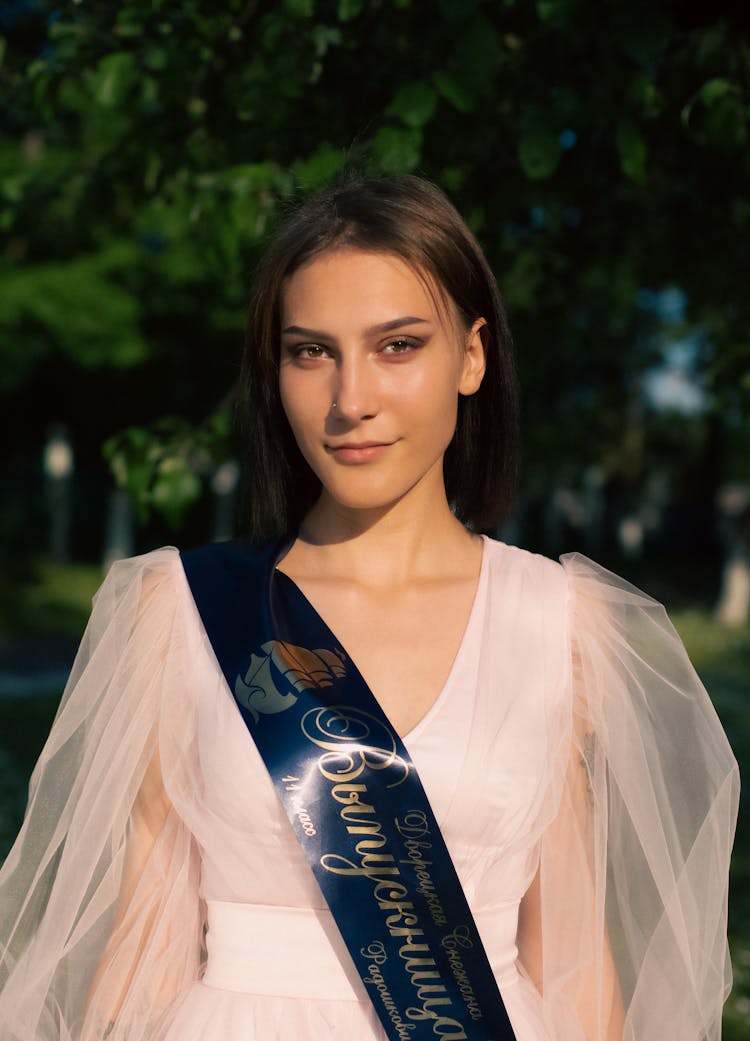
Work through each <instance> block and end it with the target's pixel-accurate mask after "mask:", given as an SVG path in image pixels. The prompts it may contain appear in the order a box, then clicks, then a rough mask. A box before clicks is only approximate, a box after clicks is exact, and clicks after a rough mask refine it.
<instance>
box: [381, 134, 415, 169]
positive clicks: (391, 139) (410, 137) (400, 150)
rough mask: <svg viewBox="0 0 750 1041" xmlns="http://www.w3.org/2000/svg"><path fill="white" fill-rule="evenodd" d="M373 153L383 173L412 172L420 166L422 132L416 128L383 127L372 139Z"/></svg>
mask: <svg viewBox="0 0 750 1041" xmlns="http://www.w3.org/2000/svg"><path fill="white" fill-rule="evenodd" d="M372 154H373V157H374V159H375V162H376V164H377V166H378V167H379V168H380V170H382V172H383V173H386V174H398V173H410V172H411V171H412V170H414V169H415V168H416V167H417V166H419V162H420V159H421V156H422V134H421V133H420V131H419V130H414V129H410V130H401V129H399V128H398V127H381V128H380V130H378V132H377V133H376V134H375V136H374V137H373V139H372Z"/></svg>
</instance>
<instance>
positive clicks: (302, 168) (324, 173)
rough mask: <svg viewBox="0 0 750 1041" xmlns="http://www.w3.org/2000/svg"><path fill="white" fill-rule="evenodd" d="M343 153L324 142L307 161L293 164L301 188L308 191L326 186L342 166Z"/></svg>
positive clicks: (301, 160)
mask: <svg viewBox="0 0 750 1041" xmlns="http://www.w3.org/2000/svg"><path fill="white" fill-rule="evenodd" d="M344 160H345V157H344V153H343V152H341V151H339V149H338V148H334V147H333V145H330V144H328V142H324V143H323V144H322V145H321V146H320V147H319V148H318V149H317V150H316V151H315V152H313V154H312V155H311V156H309V157H308V158H307V159H299V160H298V161H297V162H296V163H295V164H294V173H295V174H296V177H297V180H298V182H299V184H300V187H301V188H304V189H305V190H306V191H309V190H311V189H313V188H318V187H321V186H322V185H324V184H327V183H328V181H330V180H331V179H332V178H333V177H335V175H336V174H337V173H338V172H339V170H340V169H341V167H342V166H343V165H344Z"/></svg>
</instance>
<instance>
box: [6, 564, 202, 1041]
mask: <svg viewBox="0 0 750 1041" xmlns="http://www.w3.org/2000/svg"><path fill="white" fill-rule="evenodd" d="M179 568H180V562H179V556H178V553H177V551H176V550H174V549H173V548H171V547H166V548H164V549H160V550H155V551H154V552H152V553H147V554H144V555H143V556H140V557H134V558H131V559H128V560H122V561H118V562H117V563H115V564H114V565H113V566H112V568H111V569H110V571H109V573H108V575H107V577H106V579H105V581H104V582H103V584H102V586H101V588H100V589H99V591H98V593H97V594H96V596H95V598H94V609H93V612H92V615H91V618H90V620H89V624H88V626H87V629H86V632H85V634H84V637H83V640H82V643H81V646H80V649H79V651H78V654H77V656H76V660H75V663H74V665H73V669H72V672H71V675H70V678H69V680H68V683H67V686H66V688H65V692H64V694H63V698H62V701H61V704H60V708H59V710H58V713H57V716H56V719H55V722H54V725H53V727H52V730H51V733H50V736H49V739H48V741H47V743H46V745H45V747H44V749H43V751H42V754H41V756H40V759H39V762H38V763H37V766H36V768H35V770H34V773H33V776H32V779H31V784H30V790H29V803H28V807H27V811H26V817H25V820H24V824H23V827H22V830H21V832H20V834H19V837H18V839H17V841H16V843H15V845H14V847H13V849H12V851H11V853H10V854H9V856H8V858H7V860H6V862H5V864H4V865H3V868H2V871H1V872H0V1038H1V1039H2V1041H69V1039H71V1041H79V1039H80V1041H90V1039H94V1038H96V1039H101V1038H102V1037H104V1036H107V1037H108V1038H109V1039H110V1041H120V1039H122V1041H125V1039H127V1041H140V1039H142V1038H145V1037H148V1038H149V1039H152V1038H154V1037H156V1036H158V1030H159V1028H158V1023H159V1019H160V1017H161V1016H162V1015H163V1014H164V1012H165V1011H166V1010H167V1009H168V1008H169V1007H170V1006H171V1005H172V1004H173V1003H174V1002H175V1001H176V1000H177V999H178V998H179V995H180V993H181V991H182V990H183V989H184V988H185V987H186V985H187V984H188V983H189V982H190V981H191V980H193V979H195V977H196V975H197V973H198V969H199V963H200V957H201V929H202V917H201V911H200V904H199V899H198V856H197V851H196V849H195V844H194V841H193V839H192V837H191V835H190V833H189V831H188V830H187V828H186V827H185V825H184V824H183V823H182V820H181V819H180V817H179V816H178V814H177V813H176V812H175V810H174V808H173V805H172V801H171V799H170V797H169V794H168V793H169V792H170V789H171V788H175V789H177V790H179V789H181V788H184V786H185V785H186V784H189V783H190V780H189V779H190V776H191V772H193V771H194V770H195V763H194V758H195V747H194V744H195V743H194V733H193V729H194V723H193V711H192V705H191V697H190V683H189V675H188V673H189V669H188V668H186V662H185V657H186V654H185V652H186V647H185V640H186V625H187V621H186V617H184V611H183V605H182V603H181V597H182V593H181V592H180V586H179V583H178V581H177V572H176V569H179ZM193 776H195V774H194V773H193Z"/></svg>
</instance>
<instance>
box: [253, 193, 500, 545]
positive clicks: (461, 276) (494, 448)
mask: <svg viewBox="0 0 750 1041" xmlns="http://www.w3.org/2000/svg"><path fill="white" fill-rule="evenodd" d="M343 246H348V247H352V248H355V249H362V250H366V251H368V252H376V253H388V254H392V255H395V256H397V257H399V258H401V259H402V260H404V261H405V262H406V263H407V264H409V265H410V267H412V268H413V269H414V270H415V271H416V272H417V273H418V274H420V275H426V276H427V278H428V280H430V281H432V282H433V283H434V284H435V285H437V287H438V288H439V289H440V290H441V291H442V293H443V294H444V295H445V297H446V298H447V300H448V301H450V302H452V304H453V305H454V307H455V310H456V312H457V314H458V317H459V319H460V321H461V322H462V323H463V324H464V325H465V327H466V328H467V329H468V328H470V327H471V325H472V324H473V323H474V321H475V320H476V319H477V318H484V319H485V321H486V323H487V324H486V325H485V326H484V327H483V328H482V333H481V335H482V339H483V343H484V349H485V354H486V363H487V368H486V372H485V376H484V379H483V380H482V384H481V386H480V388H479V390H478V391H477V392H476V393H475V394H472V395H470V396H468V397H467V396H464V395H460V396H459V400H458V417H457V422H456V431H455V434H454V436H453V439H452V441H451V443H450V444H449V446H448V449H447V451H446V453H445V460H444V475H445V486H446V493H447V496H448V501H449V502H450V503H451V506H452V508H453V509H454V511H455V514H456V516H457V517H458V518H459V519H460V520H461V521H463V523H464V524H466V525H467V526H468V527H469V528H471V529H473V530H474V531H493V530H496V529H497V528H498V527H499V526H500V524H501V523H502V522H503V520H504V519H505V518H506V516H507V514H508V512H509V510H510V507H511V505H512V503H513V499H514V496H515V489H516V479H517V468H518V432H517V428H518V393H517V385H516V376H515V366H514V362H513V352H512V344H511V338H510V332H509V330H508V323H507V319H506V316H505V309H504V307H503V304H502V301H501V299H500V293H499V291H498V288H497V284H496V282H495V279H494V277H493V275H492V272H491V270H490V268H489V265H488V264H487V261H486V259H485V257H484V254H483V253H482V250H481V249H480V247H479V244H478V243H477V241H476V239H475V238H474V236H473V235H472V234H471V232H470V231H469V229H468V228H467V227H466V225H465V224H464V222H463V220H462V219H461V217H460V216H459V214H458V212H457V211H456V210H455V208H454V207H453V206H452V204H451V203H450V202H449V201H448V199H447V198H446V196H445V195H444V194H443V192H442V191H441V190H440V189H439V188H438V187H437V186H436V185H434V184H432V183H431V182H430V181H426V180H424V179H422V178H420V177H415V176H410V175H409V176H402V177H390V178H382V179H368V180H362V179H358V180H347V181H346V182H344V183H342V184H338V185H334V186H331V187H329V188H326V189H325V190H323V191H322V192H321V193H320V194H319V195H316V196H314V197H313V198H311V199H308V200H307V201H305V202H303V203H302V205H300V206H299V207H298V208H297V209H296V210H295V211H294V212H293V213H292V214H291V216H290V217H289V218H288V219H287V220H286V221H285V222H284V223H283V224H282V226H281V227H280V228H279V230H278V231H277V233H276V235H275V236H274V238H273V240H272V242H271V244H270V246H269V248H268V250H267V252H266V254H265V257H264V258H263V260H262V261H261V264H260V267H259V269H258V272H257V276H256V280H255V288H254V291H253V295H252V300H251V306H250V314H249V321H248V326H247V336H246V342H245V350H244V354H243V358H242V367H241V376H240V393H239V400H238V411H239V417H240V421H241V424H242V427H241V429H243V431H244V434H245V444H246V446H247V453H248V457H247V482H248V483H247V494H248V496H249V511H248V513H249V528H250V530H249V531H248V532H246V533H243V534H247V535H249V536H250V537H251V538H253V539H264V538H270V537H275V536H279V535H282V534H284V533H286V532H289V531H292V530H294V529H295V528H296V527H297V526H298V525H299V523H300V522H301V520H302V518H303V517H304V516H305V514H306V513H307V512H308V510H309V509H310V507H311V506H312V505H313V503H314V502H315V500H316V498H317V497H318V495H319V493H320V482H319V481H318V479H317V477H316V476H315V474H314V473H313V472H312V470H311V469H310V467H309V466H308V464H307V462H306V461H305V459H304V458H303V456H302V453H301V452H300V451H299V448H298V447H297V444H296V442H295V439H294V436H293V434H292V431H291V428H290V426H289V423H288V421H287V419H286V415H285V414H284V410H283V407H282V404H281V399H280V396H279V351H280V340H281V328H280V320H281V319H280V312H281V296H282V291H283V286H284V282H285V280H286V279H287V278H289V277H290V276H291V275H292V274H293V273H294V272H295V271H296V270H297V269H298V268H300V267H301V266H302V265H303V264H304V263H305V262H306V261H308V260H310V259H311V258H313V257H315V256H318V255H319V254H321V253H324V252H326V251H328V250H331V249H335V248H337V247H343Z"/></svg>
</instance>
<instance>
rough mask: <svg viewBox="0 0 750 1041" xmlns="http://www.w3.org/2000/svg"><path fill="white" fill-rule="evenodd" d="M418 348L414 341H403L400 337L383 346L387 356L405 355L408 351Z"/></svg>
mask: <svg viewBox="0 0 750 1041" xmlns="http://www.w3.org/2000/svg"><path fill="white" fill-rule="evenodd" d="M418 346H419V344H418V343H416V342H415V341H414V340H405V339H403V338H402V337H400V338H399V339H398V340H391V341H390V342H389V343H387V344H386V346H385V350H386V351H387V352H388V353H389V354H405V353H406V352H407V351H410V350H412V349H413V348H415V347H418Z"/></svg>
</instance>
